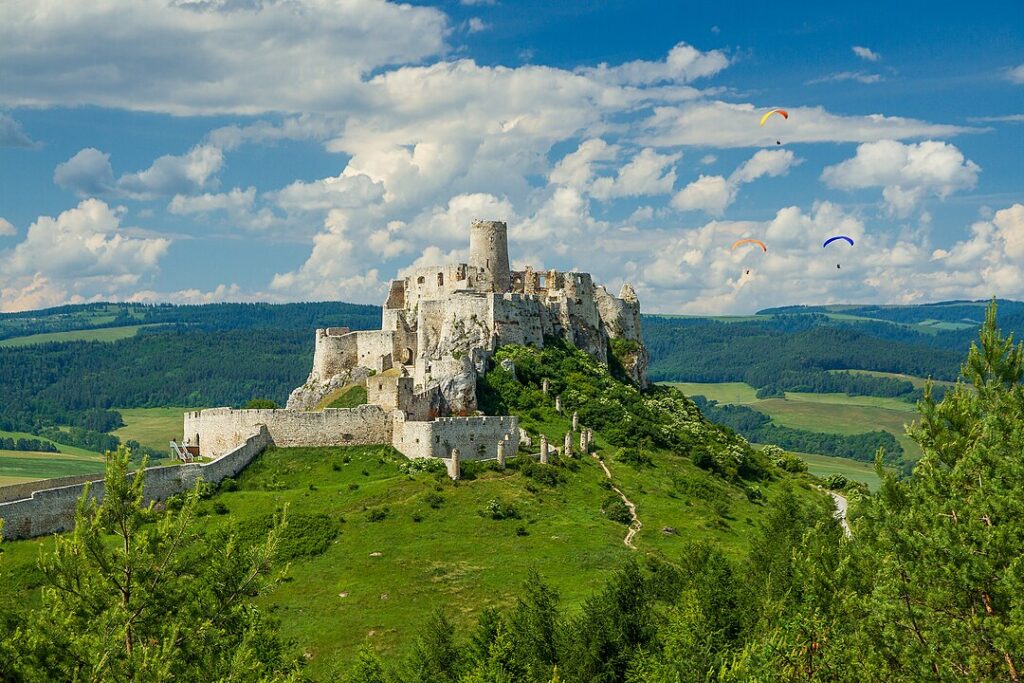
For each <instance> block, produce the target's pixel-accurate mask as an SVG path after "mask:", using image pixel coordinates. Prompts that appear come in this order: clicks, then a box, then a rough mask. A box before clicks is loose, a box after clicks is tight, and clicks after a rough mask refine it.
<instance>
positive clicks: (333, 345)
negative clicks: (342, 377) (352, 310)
mask: <svg viewBox="0 0 1024 683" xmlns="http://www.w3.org/2000/svg"><path fill="white" fill-rule="evenodd" d="M342 330H343V331H344V332H343V333H341V334H339V333H338V332H339V331H342ZM394 350H395V333H394V332H391V331H389V330H369V331H359V332H348V328H344V327H343V328H329V329H318V330H317V331H316V347H315V350H314V352H313V371H312V373H311V379H318V380H320V381H326V380H328V379H330V378H331V377H333V376H334V375H337V374H340V373H342V372H345V371H346V370H349V369H351V368H353V367H355V366H357V365H358V366H361V367H364V368H370V369H371V370H377V371H378V372H380V371H383V370H387V369H388V368H390V367H391V365H392V358H393V352H394Z"/></svg>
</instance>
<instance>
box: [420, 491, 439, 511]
mask: <svg viewBox="0 0 1024 683" xmlns="http://www.w3.org/2000/svg"><path fill="white" fill-rule="evenodd" d="M423 502H424V503H426V504H427V505H429V506H430V507H432V508H433V509H435V510H437V509H439V508H440V507H441V506H442V505H444V496H442V495H441V494H440V493H437V492H436V491H431V492H430V493H428V494H427V495H425V496H423Z"/></svg>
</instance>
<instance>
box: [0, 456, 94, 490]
mask: <svg viewBox="0 0 1024 683" xmlns="http://www.w3.org/2000/svg"><path fill="white" fill-rule="evenodd" d="M102 471H103V456H101V455H98V454H92V455H88V456H84V455H74V454H69V453H36V452H34V451H7V450H0V486H4V485H7V484H20V483H22V482H25V481H34V480H37V479H52V478H54V477H69V476H73V475H76V474H92V473H94V472H102Z"/></svg>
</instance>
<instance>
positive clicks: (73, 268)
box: [0, 199, 171, 311]
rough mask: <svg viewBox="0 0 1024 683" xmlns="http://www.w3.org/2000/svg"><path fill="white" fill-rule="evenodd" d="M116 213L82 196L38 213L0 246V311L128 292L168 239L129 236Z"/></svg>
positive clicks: (160, 254) (149, 269)
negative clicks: (55, 212) (18, 237)
mask: <svg viewBox="0 0 1024 683" xmlns="http://www.w3.org/2000/svg"><path fill="white" fill-rule="evenodd" d="M118 213H119V212H118V211H116V210H114V209H111V208H110V207H109V206H108V205H107V204H106V203H104V202H102V201H100V200H98V199H86V200H84V201H82V202H81V203H80V204H79V205H78V206H77V207H75V208H73V209H69V210H67V211H64V212H63V213H61V214H60V215H59V216H57V217H56V218H53V217H50V216H40V217H39V218H38V219H37V220H36V221H35V222H34V223H32V225H30V226H29V228H28V233H27V235H26V236H25V239H24V240H22V241H21V242H20V243H18V244H17V245H15V246H14V247H12V248H10V249H7V250H4V251H0V262H3V264H4V268H3V271H0V310H6V311H11V310H24V309H28V308H37V307H40V306H46V305H53V304H56V303H61V302H66V301H71V302H75V301H86V300H89V299H91V298H95V297H97V296H100V297H109V298H119V297H123V296H126V295H128V294H130V293H131V292H132V291H133V290H134V288H135V287H136V285H137V284H138V283H139V282H140V280H141V279H142V278H143V277H145V276H146V275H147V274H149V273H151V272H152V271H153V270H154V269H155V268H156V267H157V265H158V263H159V261H160V259H161V258H162V257H163V256H164V255H165V254H166V253H167V249H168V247H170V244H171V242H170V240H168V239H166V238H163V237H129V236H128V235H127V234H126V231H125V230H124V229H123V228H122V227H121V224H120V223H121V220H120V217H119V215H118Z"/></svg>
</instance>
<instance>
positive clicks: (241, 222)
mask: <svg viewBox="0 0 1024 683" xmlns="http://www.w3.org/2000/svg"><path fill="white" fill-rule="evenodd" d="M255 202H256V188H255V187H249V188H247V189H245V190H242V189H241V188H238V187H235V188H232V189H231V191H230V192H224V193H219V194H216V193H209V192H208V193H205V194H201V195H194V196H189V195H180V194H179V195H175V196H174V198H173V199H171V202H170V203H169V204H168V205H167V211H168V212H170V213H172V214H177V215H182V216H194V215H203V216H205V215H208V214H211V213H216V212H224V213H225V214H227V216H228V218H229V219H230V221H231V225H232V227H238V228H243V229H245V230H251V231H266V230H269V229H270V228H272V227H275V226H277V225H278V224H280V223H281V221H279V220H278V218H277V217H276V216H275V215H274V213H273V212H272V211H271V210H270V209H269V208H266V207H263V208H260V209H258V210H256V209H255V206H254V205H255Z"/></svg>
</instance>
